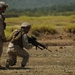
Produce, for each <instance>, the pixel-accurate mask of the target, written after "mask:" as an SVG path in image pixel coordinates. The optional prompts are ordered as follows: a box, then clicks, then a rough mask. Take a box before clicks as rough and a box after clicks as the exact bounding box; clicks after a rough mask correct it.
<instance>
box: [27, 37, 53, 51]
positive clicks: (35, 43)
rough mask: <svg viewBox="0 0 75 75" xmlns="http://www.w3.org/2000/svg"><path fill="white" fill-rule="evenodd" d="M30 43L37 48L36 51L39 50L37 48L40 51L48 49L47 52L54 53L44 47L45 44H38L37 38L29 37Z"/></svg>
mask: <svg viewBox="0 0 75 75" xmlns="http://www.w3.org/2000/svg"><path fill="white" fill-rule="evenodd" d="M28 42H29V43H31V44H32V45H33V46H35V47H36V50H37V48H39V49H41V50H43V49H46V50H48V51H49V52H52V51H51V50H49V49H48V48H47V47H46V46H44V45H43V44H41V43H39V42H37V39H36V38H35V37H33V36H31V37H28Z"/></svg>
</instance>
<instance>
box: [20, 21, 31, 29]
mask: <svg viewBox="0 0 75 75" xmlns="http://www.w3.org/2000/svg"><path fill="white" fill-rule="evenodd" d="M29 26H31V24H29V23H27V22H24V23H22V25H21V28H24V27H29Z"/></svg>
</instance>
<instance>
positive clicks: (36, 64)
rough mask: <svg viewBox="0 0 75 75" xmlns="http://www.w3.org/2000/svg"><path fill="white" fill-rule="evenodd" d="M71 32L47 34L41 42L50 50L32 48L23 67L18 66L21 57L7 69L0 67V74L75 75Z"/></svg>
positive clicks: (3, 58) (73, 46) (4, 54)
mask: <svg viewBox="0 0 75 75" xmlns="http://www.w3.org/2000/svg"><path fill="white" fill-rule="evenodd" d="M74 37H75V36H74V35H73V34H64V35H62V34H61V35H49V36H48V38H49V39H48V40H47V39H42V40H41V42H42V43H43V44H45V45H47V46H48V49H50V50H51V51H52V52H49V51H47V50H46V49H45V50H40V49H37V50H35V48H32V49H31V50H29V51H28V52H29V54H30V59H29V62H28V63H27V66H26V67H25V68H21V67H20V63H21V60H22V59H21V57H18V58H17V64H16V65H15V66H13V67H10V68H9V69H0V75H75V41H74V40H75V39H74ZM6 50H7V44H5V45H4V51H3V55H2V63H1V64H2V66H4V67H5V61H6V59H7V54H6Z"/></svg>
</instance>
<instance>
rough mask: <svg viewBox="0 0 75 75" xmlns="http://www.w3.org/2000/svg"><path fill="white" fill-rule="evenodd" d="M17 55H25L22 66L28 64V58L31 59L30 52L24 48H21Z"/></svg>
mask: <svg viewBox="0 0 75 75" xmlns="http://www.w3.org/2000/svg"><path fill="white" fill-rule="evenodd" d="M17 55H18V56H20V57H23V60H22V62H21V67H24V66H26V64H27V62H28V60H29V53H28V52H27V51H25V50H24V49H22V48H19V50H18V51H17Z"/></svg>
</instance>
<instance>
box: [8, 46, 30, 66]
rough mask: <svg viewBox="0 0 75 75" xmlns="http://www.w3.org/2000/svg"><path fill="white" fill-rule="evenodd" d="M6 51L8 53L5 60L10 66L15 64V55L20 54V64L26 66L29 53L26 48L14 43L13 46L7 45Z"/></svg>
mask: <svg viewBox="0 0 75 75" xmlns="http://www.w3.org/2000/svg"><path fill="white" fill-rule="evenodd" d="M7 53H8V58H7V61H8V62H9V65H10V66H13V65H15V64H16V62H17V56H20V57H22V58H23V59H22V62H21V65H24V66H26V64H27V62H28V60H29V53H28V52H27V51H26V50H24V49H22V48H21V47H19V46H18V45H15V46H14V47H9V48H8V50H7Z"/></svg>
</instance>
